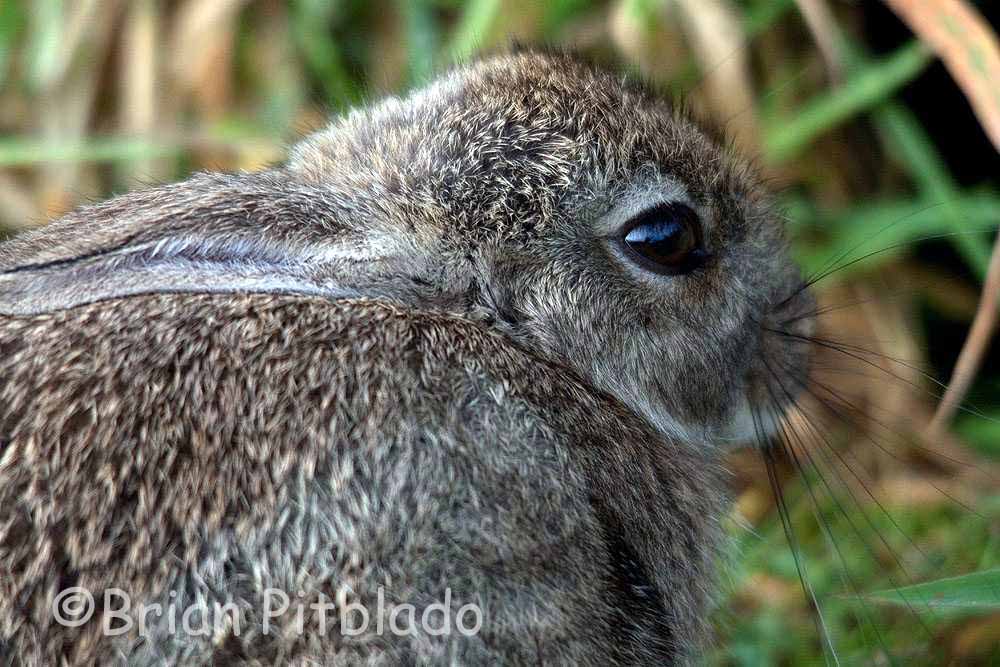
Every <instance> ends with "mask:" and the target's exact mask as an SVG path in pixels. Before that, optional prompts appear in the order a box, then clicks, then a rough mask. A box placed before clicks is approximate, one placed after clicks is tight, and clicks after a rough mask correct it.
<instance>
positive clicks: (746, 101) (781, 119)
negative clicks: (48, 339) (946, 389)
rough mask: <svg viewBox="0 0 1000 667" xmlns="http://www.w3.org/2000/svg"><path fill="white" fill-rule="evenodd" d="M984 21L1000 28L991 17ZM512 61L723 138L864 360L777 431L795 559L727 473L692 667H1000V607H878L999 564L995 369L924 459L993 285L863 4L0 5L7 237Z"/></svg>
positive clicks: (986, 185)
mask: <svg viewBox="0 0 1000 667" xmlns="http://www.w3.org/2000/svg"><path fill="white" fill-rule="evenodd" d="M817 4H818V5H820V6H821V7H822V8H825V9H826V10H827V12H828V15H827V16H826V20H825V21H820V22H819V23H818V24H812V25H810V22H808V21H806V20H804V18H803V12H802V9H803V8H804V6H806V5H812V6H813V7H815V6H816V5H817ZM978 7H979V9H980V11H981V12H982V13H983V14H984V15H985V16H986V17H987V18H988V19H989V20H990V21H992V23H993V24H994V25H996V23H997V22H998V21H1000V3H995V2H980V3H978ZM515 40H516V41H518V42H521V43H524V44H537V43H545V44H555V45H564V46H568V47H571V48H574V49H577V50H579V51H582V52H584V53H587V54H589V55H591V56H593V57H595V58H597V59H598V60H600V61H604V62H607V63H609V64H611V65H613V66H617V67H620V68H622V69H624V70H627V71H630V72H632V73H634V74H637V75H640V76H643V77H645V78H647V79H649V80H650V81H652V82H653V83H654V84H655V85H657V86H658V87H661V88H662V89H663V90H664V91H665V94H667V95H671V96H673V97H676V98H678V99H682V100H684V102H685V104H687V105H689V106H690V107H691V108H693V109H694V110H695V111H696V112H697V113H699V114H700V115H702V116H704V117H706V118H708V119H710V120H711V121H712V122H714V123H716V124H718V125H722V126H725V127H726V129H727V130H728V131H729V132H730V134H731V135H732V136H733V138H734V142H735V143H736V144H737V145H738V146H740V147H741V148H742V149H743V150H745V151H747V152H749V153H751V154H752V155H754V156H755V157H757V158H758V161H759V163H760V165H761V168H762V169H763V170H764V171H765V172H766V173H767V175H768V177H769V178H770V179H771V180H772V182H773V183H774V186H775V190H776V191H777V193H778V196H779V198H780V200H781V202H782V204H783V206H784V207H785V210H786V211H787V215H788V218H789V228H790V230H791V233H792V234H793V236H794V237H795V239H796V251H797V253H798V255H799V257H800V258H801V260H802V262H803V264H804V266H805V268H806V271H807V272H813V271H818V270H821V269H822V268H823V267H825V266H829V261H830V259H831V258H835V259H836V258H839V259H840V261H839V262H836V265H837V266H843V268H842V269H840V270H837V271H835V272H833V273H831V274H830V275H829V276H827V277H825V278H824V279H823V280H822V281H820V282H819V283H818V284H817V289H818V291H819V292H820V295H821V298H822V299H823V302H824V303H825V304H833V305H838V304H839V305H841V306H843V305H845V304H848V305H849V307H838V308H836V309H833V310H830V311H829V312H827V313H825V314H824V316H823V318H822V319H823V331H825V332H827V335H829V336H830V338H831V339H832V338H836V340H838V341H842V342H847V343H849V344H851V345H857V346H860V347H859V348H857V349H858V350H859V351H858V352H857V353H856V354H854V355H848V354H843V353H841V354H837V353H835V352H833V351H829V352H830V354H828V355H826V357H821V359H820V363H819V364H818V365H819V366H820V368H821V370H822V371H824V372H825V373H826V375H825V376H823V380H822V381H823V382H825V383H826V385H825V386H827V387H828V388H830V389H831V390H832V391H833V392H835V393H836V396H837V397H838V398H839V400H840V401H841V402H840V403H838V405H839V406H840V410H839V411H838V412H839V414H837V415H832V414H830V413H829V411H827V412H826V413H825V415H824V410H823V409H822V407H821V406H818V405H811V406H810V405H809V404H808V401H806V402H805V403H804V405H803V407H802V409H801V410H800V411H799V412H798V413H796V414H793V415H792V417H791V419H792V421H793V422H794V421H795V420H796V419H798V420H800V422H801V421H802V420H805V419H813V420H817V421H818V424H817V425H818V427H819V428H818V431H819V432H820V434H821V435H822V438H820V437H819V435H816V434H814V435H815V437H814V438H812V439H810V438H806V440H809V442H803V443H801V446H802V447H803V448H811V449H812V451H813V452H814V457H815V458H810V459H808V460H805V461H800V463H804V465H800V466H795V465H794V464H793V462H791V461H787V460H785V461H779V464H778V466H777V469H778V480H777V482H778V484H779V486H780V488H781V490H782V492H783V494H784V496H785V498H786V500H787V504H788V508H789V515H790V522H791V526H792V528H793V530H794V535H795V543H796V546H797V549H793V548H790V546H789V544H788V542H787V541H786V536H785V533H784V530H783V527H782V523H781V521H780V519H779V516H778V514H777V512H776V509H775V501H774V498H773V494H772V490H771V487H770V486H769V482H768V476H767V474H766V472H765V469H764V466H763V464H762V463H761V459H760V456H759V454H758V453H755V452H746V453H741V454H737V455H735V456H733V458H732V461H731V465H732V468H733V470H734V473H735V474H734V479H733V488H734V494H735V497H736V505H735V510H734V513H733V516H732V518H731V520H730V521H729V522H728V523H729V524H730V525H729V529H730V531H731V532H732V534H733V536H734V547H733V550H732V553H731V554H730V556H729V561H728V562H727V563H725V564H724V566H723V571H724V575H723V591H724V592H723V597H722V599H721V600H720V608H719V611H718V613H717V614H716V621H717V622H716V626H717V640H716V647H715V648H714V649H713V650H712V652H711V657H710V660H711V662H712V663H713V664H726V665H774V664H789V665H792V664H794V665H799V664H810V663H813V664H815V663H822V662H823V661H824V660H826V661H830V662H831V663H832V661H834V658H832V657H831V656H832V654H833V653H834V652H835V653H836V656H837V658H836V659H837V660H840V661H841V662H842V663H844V664H890V661H891V659H896V660H899V661H905V662H907V663H909V664H946V663H948V662H952V663H955V664H989V663H991V662H993V661H997V660H1000V658H998V656H997V653H996V652H995V647H996V646H997V645H1000V616H998V611H997V607H996V605H993V606H990V605H988V604H987V605H986V606H985V607H983V608H980V609H978V610H977V609H971V608H970V607H968V606H964V607H963V606H962V605H958V606H957V607H955V608H947V607H940V608H935V609H933V610H928V609H927V608H926V607H927V605H921V604H920V603H907V604H900V601H899V600H898V599H893V598H892V596H891V595H889V596H884V595H883V596H881V597H880V595H879V592H880V591H891V590H892V589H894V588H897V587H904V586H907V585H909V584H912V583H915V582H920V581H928V580H935V579H939V578H941V577H946V576H954V575H962V574H965V573H970V572H981V571H984V570H989V569H991V568H996V567H997V566H998V565H1000V491H998V483H997V479H1000V474H998V473H997V461H998V460H1000V421H998V420H1000V349H998V347H1000V346H993V348H992V351H990V352H988V354H987V357H986V360H985V362H984V363H983V365H982V368H981V371H980V373H979V375H978V377H977V380H976V382H975V383H974V385H973V387H972V389H971V391H970V393H969V394H968V396H967V398H966V403H967V406H968V410H967V411H964V412H960V413H959V415H958V416H957V418H956V419H955V421H954V423H953V428H952V429H951V431H950V432H948V433H941V434H938V435H936V436H934V437H933V438H927V437H925V435H924V434H926V428H927V424H928V422H929V420H930V418H931V415H932V414H933V412H934V409H935V405H936V401H937V397H938V396H939V395H940V393H941V391H942V386H941V385H938V384H935V382H934V380H933V379H934V378H936V379H938V380H940V381H941V382H944V383H947V381H948V378H949V376H950V374H951V371H952V368H953V366H954V364H955V360H956V358H957V356H958V354H959V351H960V350H961V349H962V345H963V343H964V341H965V338H966V335H967V332H968V329H969V324H970V321H971V320H972V317H973V315H974V313H975V310H976V306H977V301H978V296H979V294H980V292H981V289H982V285H983V281H984V279H985V276H986V270H987V264H988V260H989V256H990V249H991V244H992V241H993V237H994V233H995V230H996V228H997V225H998V223H1000V158H998V154H997V151H996V150H995V149H994V147H993V146H992V145H991V143H990V141H989V140H988V138H987V136H986V135H985V134H984V131H983V129H982V128H981V126H980V124H979V122H978V121H977V118H976V116H975V115H974V114H973V112H972V110H971V108H970V106H969V104H968V102H967V101H966V98H965V96H964V94H963V92H962V90H960V88H959V87H958V86H957V85H956V84H955V83H954V81H953V79H952V76H951V74H950V73H949V71H948V70H946V69H945V67H944V66H943V65H942V64H941V63H940V62H938V61H937V60H936V59H935V57H934V56H933V55H932V53H931V52H930V50H929V49H928V48H927V47H926V46H925V45H924V44H922V43H921V42H920V41H919V39H918V38H916V37H915V36H914V35H913V33H912V32H911V31H910V29H909V28H908V27H907V26H906V25H904V24H903V23H902V22H901V21H900V20H899V19H898V18H896V16H895V15H894V14H893V12H892V11H891V9H889V8H888V7H887V6H886V5H885V4H883V3H882V2H879V1H875V0H871V1H863V0H857V1H847V0H822V1H820V2H815V0H814V1H812V2H803V1H798V2H797V1H796V0H621V1H616V2H605V1H592V0H553V1H552V2H541V1H534V2H528V1H525V0H509V1H508V0H504V1H501V0H419V1H416V2H405V1H399V2H387V1H380V2H362V1H360V0H344V1H341V2H322V1H320V0H296V1H293V2H287V3H286V2H276V1H262V2H247V1H242V0H188V1H186V2H182V1H172V2H155V1H153V0H135V1H131V2H126V1H116V0H75V1H71V0H65V1H60V0H3V1H2V2H0V134H2V136H0V233H4V234H10V233H15V232H17V231H19V230H22V229H26V228H28V227H31V226H35V225H40V224H44V222H45V221H46V220H48V219H50V218H52V217H54V216H57V215H59V214H61V213H63V212H65V211H67V210H69V209H70V208H73V207H75V206H77V205H79V204H81V203H85V202H88V201H93V200H98V199H102V198H104V197H106V196H108V195H111V194H114V193H118V192H123V191H126V190H130V189H134V188H139V187H143V186H144V185H146V184H149V183H157V182H162V181H166V180H172V179H176V178H180V177H183V176H184V175H186V174H188V173H190V172H192V171H194V170H199V169H223V170H236V169H254V168H258V167H260V166H263V165H265V164H268V163H270V162H274V161H279V160H281V159H282V158H283V155H284V151H285V148H286V146H287V145H288V143H289V142H290V141H293V140H294V139H295V138H296V137H298V136H301V135H302V134H303V133H306V132H308V131H310V130H313V129H316V128H319V127H321V126H322V125H323V123H324V122H325V119H326V118H327V117H328V116H329V115H330V114H336V113H339V112H342V111H344V110H345V109H347V108H349V107H351V106H354V105H359V104H363V103H365V102H366V101H368V100H371V99H376V98H378V97H380V96H382V95H385V94H390V93H391V94H401V93H403V92H405V91H406V90H408V89H410V88H412V87H414V86H417V85H419V84H420V83H421V82H423V81H426V80H427V79H429V78H430V77H432V76H433V74H434V72H436V71H439V70H440V69H441V68H443V67H447V66H448V65H449V64H450V63H453V62H456V61H462V60H465V59H468V58H471V57H474V56H475V55H476V54H477V53H479V52H481V51H495V50H498V49H502V48H504V47H505V45H507V44H509V43H510V42H512V41H515ZM994 83H995V84H996V85H998V86H1000V82H994ZM623 112H624V113H627V110H623ZM876 251H877V252H876ZM873 252H874V253H875V254H872V255H871V256H870V257H867V258H866V259H865V260H863V261H857V262H853V263H852V262H851V261H850V260H852V259H854V258H858V257H861V256H863V255H866V254H868V253H873ZM862 348H863V350H862ZM852 349H854V348H852ZM894 360H895V361H894ZM833 417H836V418H833ZM798 468H804V469H805V470H804V471H802V470H798ZM796 551H800V552H801V558H800V559H799V560H800V562H799V563H798V566H797V563H796V558H795V553H796ZM803 564H804V569H805V571H804V572H803V573H802V574H804V575H805V576H806V578H807V579H808V581H809V582H810V586H811V589H812V591H813V592H814V595H815V598H816V603H813V602H811V601H810V600H809V597H807V596H806V595H805V594H804V592H803V587H802V585H801V583H800V572H799V570H800V569H801V568H802V567H803ZM966 581H967V580H966ZM993 581H996V580H995V579H994V580H993ZM997 585H998V586H1000V583H998V584H997ZM979 590H980V591H981V590H982V587H981V586H980V588H979ZM946 592H947V591H946ZM948 594H950V593H948ZM939 595H941V596H943V595H945V594H944V593H941V594H939ZM816 606H818V607H819V608H820V609H821V610H822V613H823V625H824V626H825V628H826V631H825V632H826V634H828V635H829V637H828V639H826V640H824V639H823V636H822V635H823V633H821V632H820V631H819V630H818V629H817V624H816V622H815V618H816V614H815V607H816ZM970 609H971V611H970ZM991 610H992V611H991ZM831 644H832V645H833V650H831V649H830V647H829V645H831Z"/></svg>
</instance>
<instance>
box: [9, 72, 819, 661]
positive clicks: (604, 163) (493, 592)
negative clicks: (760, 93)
mask: <svg viewBox="0 0 1000 667" xmlns="http://www.w3.org/2000/svg"><path fill="white" fill-rule="evenodd" d="M661 201H683V202H686V203H687V204H688V205H690V206H691V207H692V208H693V209H695V210H696V211H697V212H698V213H699V214H700V217H701V219H702V221H703V224H704V232H705V237H706V245H707V247H708V249H709V251H710V252H711V255H712V256H711V259H710V260H709V262H708V263H707V264H706V265H705V266H703V267H701V268H699V269H698V270H696V271H694V272H692V273H690V274H687V275H682V276H674V277H666V276H660V275H655V274H650V273H648V272H646V271H644V270H643V269H640V268H639V267H637V266H634V265H632V264H631V263H630V262H629V261H628V260H627V259H626V258H625V257H624V256H622V255H621V253H620V252H619V250H618V246H617V245H616V243H615V241H614V240H613V239H612V238H611V237H612V236H613V235H614V233H615V232H616V231H617V230H618V228H620V226H621V224H623V223H624V222H625V221H626V220H627V219H628V217H629V216H630V215H633V214H634V213H636V212H638V211H641V210H642V209H643V208H644V207H648V206H651V205H653V204H656V203H658V202H661ZM798 281H799V278H798V273H797V271H796V270H795V268H794V267H793V266H792V265H791V263H790V261H789V260H788V258H787V255H786V252H785V244H784V240H783V233H782V228H781V222H780V220H779V219H778V218H777V217H776V216H775V215H774V213H773V212H772V211H771V209H770V205H769V200H768V197H767V195H766V193H765V192H764V190H763V189H762V187H761V185H760V184H759V182H758V180H757V179H756V178H755V176H754V175H753V172H752V170H751V169H749V167H748V166H747V165H746V164H745V163H744V162H742V161H741V160H739V159H738V158H737V157H736V156H733V155H731V154H730V153H729V152H728V151H727V150H725V149H724V148H721V147H719V146H718V145H716V144H715V143H714V142H713V141H712V140H711V139H709V138H708V137H707V136H706V135H705V134H703V133H702V132H701V131H699V130H698V129H697V127H696V126H695V125H694V124H692V123H691V122H690V121H688V120H686V119H685V118H683V117H682V116H681V115H679V114H676V113H674V112H673V111H672V110H671V109H670V108H669V106H668V105H666V104H665V103H664V102H662V101H660V100H659V99H657V98H656V97H655V96H654V95H652V94H651V93H649V92H648V91H646V90H645V89H644V88H642V87H641V86H639V85H637V84H634V83H631V82H627V81H623V80H622V79H621V78H619V77H616V76H614V75H612V74H608V73H605V72H602V71H600V70H597V69H593V68H591V67H589V66H587V65H584V64H581V63H579V62H577V61H575V60H573V59H572V58H569V57H567V56H562V55H555V54H548V55H543V54H534V53H520V54H511V55H506V56H498V57H494V58H491V59H488V60H485V61H482V62H480V63H476V64H473V65H470V66H466V67H463V68H459V69H456V70H455V71H454V72H452V73H450V74H447V75H445V76H443V77H442V78H441V79H439V80H438V81H437V82H435V83H433V84H431V85H430V86H429V87H428V88H426V89H424V90H421V91H418V92H416V93H414V94H412V95H411V96H410V97H408V98H406V99H402V100H397V99H388V100H385V101H382V102H380V103H378V104H376V105H374V106H372V107H370V108H367V109H363V110H358V111H354V112H352V113H351V114H349V115H348V116H347V117H345V118H343V119H340V120H337V121H335V122H334V123H333V124H332V125H331V127H330V128H329V129H327V130H325V131H323V132H320V133H318V134H316V135H314V136H312V137H310V138H307V139H306V140H304V141H303V142H302V143H300V144H299V145H298V146H297V147H296V148H295V149H294V151H293V156H292V158H291V160H290V161H289V163H288V164H287V165H285V166H283V167H280V168H274V169H271V170H267V171H264V172H260V173H256V174H241V175H218V174H201V175H197V176H195V177H193V178H191V179H189V180H187V181H184V182H182V183H177V184H173V185H167V186H164V187H160V188H155V189H151V190H147V191H143V192H137V193H132V194H128V195H124V196H121V197H118V198H115V199H112V200H110V201H108V202H106V203H103V204H98V205H95V206H90V207H86V208H83V209H81V210H79V211H77V212H75V213H71V214H70V215H68V216H66V217H65V218H63V219H62V220H59V221H56V222H54V223H52V224H51V225H49V226H48V227H46V228H44V229H42V230H39V231H37V232H33V233H30V234H25V235H23V236H22V237H20V238H17V239H14V240H13V241H11V242H8V243H7V244H5V245H4V246H0V313H2V315H0V447H2V454H0V651H2V652H3V653H4V654H5V655H6V658H7V660H8V661H9V662H13V663H16V664H32V665H47V664H55V663H56V662H58V661H60V660H65V661H67V662H68V663H70V664H84V663H87V662H91V661H94V660H98V661H101V662H109V661H120V662H127V663H135V664H145V663H154V662H159V661H165V662H175V661H180V662H183V663H185V664H209V663H219V662H224V661H227V660H230V661H232V660H235V661H243V662H257V663H264V664H270V663H287V662H290V661H291V662H298V663H305V662H309V661H315V662H318V663H320V664H330V665H342V664H343V665H348V664H400V663H401V664H416V663H420V664H426V663H433V664H438V663H441V664H452V663H461V664H492V663H497V662H504V663H510V664H522V663H532V664H590V665H607V664H635V663H639V664H649V663H682V662H687V661H689V660H691V659H693V658H694V657H695V656H696V655H697V651H698V649H699V647H700V646H702V645H703V642H704V641H705V638H706V625H705V614H706V611H707V607H708V604H709V601H710V598H711V591H712V588H713V580H714V577H713V574H712V572H713V561H714V558H715V553H716V546H717V543H718V539H719V535H718V533H719V527H718V520H719V517H720V516H721V514H722V513H723V512H724V511H725V498H724V495H725V494H724V492H723V488H724V481H723V476H722V473H721V471H720V469H719V462H718V453H719V451H720V447H721V446H722V445H724V444H726V443H727V442H728V441H729V440H732V439H739V438H745V437H746V436H747V433H746V432H745V427H746V424H745V421H746V414H747V412H748V405H749V404H753V405H759V404H761V403H762V401H763V397H764V395H765V393H766V390H767V387H766V386H765V385H764V383H763V382H762V380H761V376H762V373H761V367H760V366H759V364H761V363H762V362H761V359H762V357H767V358H769V359H770V361H771V362H772V364H773V367H775V368H785V369H787V370H788V372H790V373H793V374H796V375H801V374H803V373H804V371H805V359H804V358H803V357H802V354H801V351H800V350H791V349H781V348H778V347H775V346H774V345H773V344H768V345H765V344H764V342H763V341H762V340H761V338H762V337H761V328H760V324H761V322H767V321H769V319H768V318H771V317H774V316H775V314H774V313H772V312H771V311H772V310H774V308H775V307H776V305H777V304H780V303H782V302H783V301H784V299H785V297H787V296H788V295H789V294H790V293H792V292H793V290H794V289H795V288H796V287H797V285H798ZM807 299H808V297H807V296H806V295H805V293H803V295H802V296H801V297H798V298H796V299H792V300H790V301H788V303H784V304H783V306H784V308H786V309H789V308H797V307H801V304H802V302H803V300H807ZM71 586H82V587H84V588H86V589H88V590H90V591H94V592H95V593H96V594H97V595H98V596H100V594H101V592H102V591H104V590H105V589H107V588H110V587H116V588H120V589H123V590H124V591H126V592H127V593H128V594H129V595H130V596H131V600H132V604H133V605H134V606H135V605H140V604H149V603H152V602H160V603H162V604H163V605H164V606H165V607H166V606H167V605H168V604H170V603H171V602H173V603H174V604H176V605H177V606H178V607H180V608H185V607H187V606H188V605H190V604H191V603H192V602H194V601H202V602H206V601H207V602H208V603H209V604H211V602H213V601H218V602H220V603H226V602H231V603H233V604H235V605H236V606H237V607H238V608H239V610H240V612H239V618H238V626H239V632H236V631H235V630H234V629H233V628H232V627H228V628H226V627H223V628H217V629H216V631H215V632H214V633H213V634H212V636H208V637H203V636H191V635H189V634H185V633H183V632H176V631H172V630H171V629H170V628H168V627H167V626H166V625H165V619H162V618H161V619H160V620H159V621H155V620H154V621H152V622H151V623H150V624H149V625H148V626H147V627H146V629H145V632H144V633H143V634H144V637H139V636H138V633H137V630H136V629H135V628H133V630H132V631H131V632H129V633H126V634H124V635H120V636H115V637H102V634H101V628H100V619H99V618H98V617H95V618H94V619H93V620H91V621H90V622H89V623H87V624H86V625H84V626H82V627H78V628H67V627H62V626H60V625H58V624H57V623H55V621H54V620H53V616H52V611H51V604H52V601H53V599H54V597H55V595H56V594H57V593H58V592H59V591H61V590H63V589H65V588H67V587H71ZM380 587H381V588H382V590H383V593H384V595H385V596H386V598H387V599H388V600H390V601H391V602H393V603H397V604H402V603H409V604H413V605H414V606H415V607H416V608H417V610H418V611H417V613H418V616H419V613H420V610H421V609H422V608H424V607H426V605H428V604H430V603H433V602H440V601H443V600H444V599H445V595H446V590H447V591H450V595H451V599H452V609H455V608H457V607H460V606H461V605H463V604H466V603H473V604H476V605H478V606H479V608H481V609H482V610H483V619H484V622H483V626H482V629H481V630H480V631H479V632H478V633H477V634H475V635H474V636H471V637H467V636H465V635H463V634H461V633H457V632H452V633H451V634H448V635H442V636H436V635H431V634H429V633H426V632H423V631H421V632H418V633H417V634H416V636H402V637H400V636H394V635H393V634H392V633H390V632H384V633H383V634H381V635H379V634H377V633H375V632H368V633H366V634H363V635H361V636H356V637H355V636H342V635H341V633H340V632H339V627H337V625H338V624H337V623H336V622H331V623H330V624H329V625H328V626H327V627H326V628H325V632H321V631H320V628H319V627H318V626H317V624H316V623H315V621H316V617H315V614H313V613H312V611H310V610H307V613H305V619H306V622H305V625H304V632H298V628H296V627H295V625H294V624H295V622H296V621H295V618H294V614H293V612H292V611H290V612H289V614H287V615H286V617H283V618H281V619H277V620H273V619H272V625H271V627H270V631H269V632H268V633H267V634H264V632H263V618H262V614H263V600H262V596H263V595H264V590H265V589H268V588H277V589H281V590H283V591H286V592H287V593H288V594H289V595H291V596H293V599H295V600H298V601H299V602H300V603H302V604H309V603H310V602H313V601H316V600H318V599H320V598H321V596H325V599H329V600H333V601H335V602H336V603H337V604H338V605H341V607H343V606H344V605H347V604H349V603H351V602H354V603H357V604H363V605H364V606H366V607H367V608H369V609H374V608H375V607H376V603H375V600H376V596H377V591H378V589H379V588H380ZM300 592H301V594H302V597H296V594H298V593H300ZM275 623H277V624H278V625H279V627H277V628H276V627H275ZM331 626H333V627H331Z"/></svg>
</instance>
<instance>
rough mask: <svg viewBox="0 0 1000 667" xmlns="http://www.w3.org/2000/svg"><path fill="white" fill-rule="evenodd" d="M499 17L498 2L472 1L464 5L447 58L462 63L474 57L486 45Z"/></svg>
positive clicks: (493, 0) (487, 0) (486, 0)
mask: <svg viewBox="0 0 1000 667" xmlns="http://www.w3.org/2000/svg"><path fill="white" fill-rule="evenodd" d="M499 16H500V0H472V1H471V2H468V3H466V4H465V7H464V8H463V10H462V15H461V17H460V18H459V20H458V25H457V26H456V27H455V30H454V33H453V34H452V37H451V42H450V44H449V46H448V53H447V56H448V57H449V58H451V59H452V60H453V61H455V62H463V61H466V60H468V59H469V58H471V57H472V56H473V55H475V54H476V52H477V51H478V50H479V49H480V47H482V46H483V45H485V44H486V40H487V38H488V36H489V33H490V30H491V29H492V28H493V26H494V25H495V24H496V20H497V18H498V17H499Z"/></svg>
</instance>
